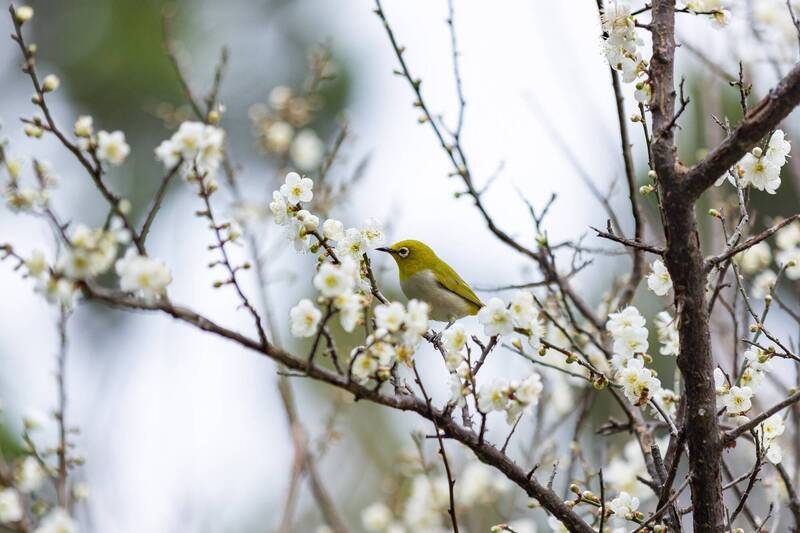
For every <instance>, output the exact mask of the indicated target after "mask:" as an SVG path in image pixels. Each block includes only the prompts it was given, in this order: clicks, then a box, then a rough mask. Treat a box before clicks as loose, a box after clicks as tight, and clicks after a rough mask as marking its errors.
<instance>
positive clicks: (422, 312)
mask: <svg viewBox="0 0 800 533" xmlns="http://www.w3.org/2000/svg"><path fill="white" fill-rule="evenodd" d="M406 307H407V310H408V311H407V313H406V316H405V325H406V330H407V331H408V332H409V333H410V334H412V335H417V336H422V335H424V334H425V333H426V332H427V331H428V312H429V311H430V306H429V305H428V304H427V303H425V302H421V301H419V300H410V301H409V302H408V305H407V306H406Z"/></svg>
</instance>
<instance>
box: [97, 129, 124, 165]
mask: <svg viewBox="0 0 800 533" xmlns="http://www.w3.org/2000/svg"><path fill="white" fill-rule="evenodd" d="M130 152H131V147H130V146H128V143H126V142H125V134H124V133H123V132H121V131H119V130H117V131H114V132H111V133H109V132H107V131H105V130H101V131H99V132H98V133H97V158H98V159H99V160H100V161H105V162H107V163H110V164H112V165H117V166H118V165H121V164H122V163H124V162H125V159H127V157H128V154H130Z"/></svg>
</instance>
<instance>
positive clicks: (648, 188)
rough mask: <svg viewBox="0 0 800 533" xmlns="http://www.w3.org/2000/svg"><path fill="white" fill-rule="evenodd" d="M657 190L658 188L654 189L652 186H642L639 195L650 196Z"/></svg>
mask: <svg viewBox="0 0 800 533" xmlns="http://www.w3.org/2000/svg"><path fill="white" fill-rule="evenodd" d="M655 190H656V188H655V187H653V186H652V185H642V186H641V187H639V194H641V195H642V196H647V195H648V194H650V193H651V192H653V191H655Z"/></svg>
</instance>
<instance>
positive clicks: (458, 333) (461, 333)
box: [442, 324, 467, 352]
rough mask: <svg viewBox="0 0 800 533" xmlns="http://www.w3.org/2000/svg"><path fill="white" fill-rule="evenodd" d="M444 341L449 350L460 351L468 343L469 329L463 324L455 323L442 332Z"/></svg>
mask: <svg viewBox="0 0 800 533" xmlns="http://www.w3.org/2000/svg"><path fill="white" fill-rule="evenodd" d="M442 343H443V344H444V347H445V349H446V350H447V351H448V352H460V351H461V349H462V348H464V346H465V345H466V344H467V331H466V330H465V329H464V326H462V325H461V324H453V325H452V326H450V327H449V328H447V329H446V330H445V331H444V332H443V333H442Z"/></svg>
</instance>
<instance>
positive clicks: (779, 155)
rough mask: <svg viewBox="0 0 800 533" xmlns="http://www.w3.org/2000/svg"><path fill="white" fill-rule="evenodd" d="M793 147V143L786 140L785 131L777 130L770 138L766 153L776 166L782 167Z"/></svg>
mask: <svg viewBox="0 0 800 533" xmlns="http://www.w3.org/2000/svg"><path fill="white" fill-rule="evenodd" d="M791 149H792V144H791V143H790V142H789V141H787V140H786V135H785V134H784V133H783V131H782V130H775V131H774V132H773V133H772V135H771V136H770V138H769V143H768V144H767V151H766V154H765V155H766V157H767V159H769V160H770V161H771V162H772V163H773V164H774V165H775V166H777V167H778V168H780V167H782V166H783V165H784V163H786V158H787V157H788V156H789V152H790V151H791Z"/></svg>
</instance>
